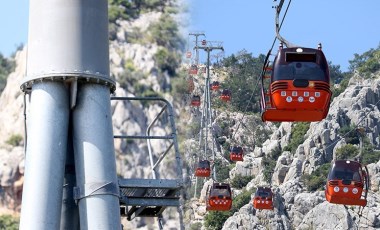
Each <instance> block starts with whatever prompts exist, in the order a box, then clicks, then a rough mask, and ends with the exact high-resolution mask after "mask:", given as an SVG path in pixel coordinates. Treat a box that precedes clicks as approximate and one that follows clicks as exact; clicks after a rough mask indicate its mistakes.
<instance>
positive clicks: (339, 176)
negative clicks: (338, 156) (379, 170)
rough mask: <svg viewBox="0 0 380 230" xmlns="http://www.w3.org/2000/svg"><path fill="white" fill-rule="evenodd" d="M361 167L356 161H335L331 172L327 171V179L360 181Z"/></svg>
mask: <svg viewBox="0 0 380 230" xmlns="http://www.w3.org/2000/svg"><path fill="white" fill-rule="evenodd" d="M361 178H362V175H361V167H360V164H359V163H357V162H352V161H351V162H350V163H348V164H347V163H345V162H344V161H343V162H340V161H337V162H335V164H334V166H333V168H332V170H331V172H330V173H329V176H328V180H349V181H359V182H361Z"/></svg>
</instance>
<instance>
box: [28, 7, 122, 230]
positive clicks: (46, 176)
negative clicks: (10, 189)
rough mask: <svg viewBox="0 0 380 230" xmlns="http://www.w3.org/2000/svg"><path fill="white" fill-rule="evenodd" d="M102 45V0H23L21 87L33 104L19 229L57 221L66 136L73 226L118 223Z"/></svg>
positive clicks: (105, 46) (104, 26) (107, 226)
mask: <svg viewBox="0 0 380 230" xmlns="http://www.w3.org/2000/svg"><path fill="white" fill-rule="evenodd" d="M108 49H109V48H108V1H107V0H80V1H78V0H54V1H51V0H31V1H30V10H29V39H28V63H27V77H26V78H25V79H24V81H23V83H22V84H21V89H22V90H23V91H31V92H32V101H31V107H32V112H31V118H30V119H29V122H28V123H31V125H30V126H31V127H28V146H27V161H26V173H25V177H26V184H25V187H24V197H23V204H22V213H21V229H28V230H29V229H38V230H40V229H49V230H50V229H53V230H54V229H59V227H60V226H59V224H60V215H61V200H62V187H63V183H64V181H63V175H64V165H65V155H66V152H67V151H66V149H67V137H68V136H69V138H73V144H74V151H75V155H76V156H75V167H76V171H77V175H76V177H77V187H76V189H75V191H76V193H75V194H74V195H75V198H76V199H77V200H78V202H79V203H78V205H79V213H80V224H81V226H80V228H81V229H120V228H121V225H120V210H119V200H118V193H119V188H118V185H117V177H116V167H115V165H116V163H115V156H114V146H113V134H112V121H111V114H110V92H112V91H114V89H115V82H114V80H112V79H111V78H110V77H109V53H108ZM64 85H68V86H70V89H71V91H70V92H71V93H70V95H69V93H68V90H66V88H65V87H64ZM77 86H78V87H77ZM77 95H78V96H77ZM76 105H77V106H76ZM69 108H71V109H73V110H74V111H73V117H72V120H73V136H74V137H73V136H71V133H68V123H69ZM89 124H90V125H89ZM24 199H25V200H24ZM47 207H48V210H46V209H47ZM72 217H73V216H71V217H64V218H66V219H67V218H72Z"/></svg>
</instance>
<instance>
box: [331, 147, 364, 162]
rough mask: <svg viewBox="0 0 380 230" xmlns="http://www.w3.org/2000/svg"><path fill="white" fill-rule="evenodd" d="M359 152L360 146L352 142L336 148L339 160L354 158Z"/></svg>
mask: <svg viewBox="0 0 380 230" xmlns="http://www.w3.org/2000/svg"><path fill="white" fill-rule="evenodd" d="M358 154H359V148H357V147H356V146H354V145H352V144H347V145H345V146H342V147H340V148H339V149H337V150H336V159H337V160H348V159H353V158H354V157H355V156H357V155H358Z"/></svg>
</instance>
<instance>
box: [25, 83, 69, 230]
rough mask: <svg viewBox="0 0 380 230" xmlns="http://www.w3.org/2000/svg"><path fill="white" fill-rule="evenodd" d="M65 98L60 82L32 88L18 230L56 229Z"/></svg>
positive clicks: (64, 144) (65, 124)
mask: <svg viewBox="0 0 380 230" xmlns="http://www.w3.org/2000/svg"><path fill="white" fill-rule="evenodd" d="M68 95H69V94H68V90H67V88H66V87H65V86H64V84H63V83H61V82H39V83H35V84H34V85H33V89H32V94H31V101H30V114H29V116H28V129H27V130H28V134H27V135H28V143H27V149H26V162H25V182H24V192H23V195H22V208H21V221H20V229H23V230H29V229H32V230H34V229H35V230H44V229H46V230H51V229H53V230H54V229H59V225H60V216H61V201H62V185H63V177H64V162H65V158H66V148H67V130H68V124H69V100H68V98H69V97H68Z"/></svg>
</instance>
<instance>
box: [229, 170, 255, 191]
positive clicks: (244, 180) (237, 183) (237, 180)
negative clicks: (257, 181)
mask: <svg viewBox="0 0 380 230" xmlns="http://www.w3.org/2000/svg"><path fill="white" fill-rule="evenodd" d="M252 179H253V176H242V175H240V174H238V175H236V176H235V177H234V178H233V179H232V180H231V186H232V187H234V188H238V189H242V188H244V187H245V186H247V184H248V183H249V182H250V181H251V180H252Z"/></svg>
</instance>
